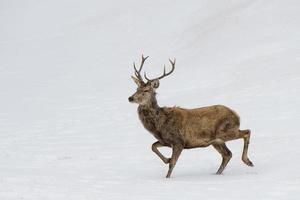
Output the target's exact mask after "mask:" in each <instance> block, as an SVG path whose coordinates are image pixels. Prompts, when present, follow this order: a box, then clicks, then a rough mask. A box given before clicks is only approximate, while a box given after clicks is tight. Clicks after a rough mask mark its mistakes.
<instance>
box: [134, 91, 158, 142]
mask: <svg viewBox="0 0 300 200" xmlns="http://www.w3.org/2000/svg"><path fill="white" fill-rule="evenodd" d="M138 114H139V118H140V120H141V121H142V123H143V125H144V127H145V128H146V129H147V130H148V131H150V132H151V133H152V134H153V135H154V137H156V138H157V139H158V140H160V139H161V133H160V131H159V130H158V123H159V118H160V115H161V108H160V107H159V106H158V104H157V101H156V97H155V95H153V97H152V98H151V100H150V101H149V103H148V104H146V105H140V106H139V107H138Z"/></svg>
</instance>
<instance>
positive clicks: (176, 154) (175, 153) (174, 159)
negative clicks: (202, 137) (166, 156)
mask: <svg viewBox="0 0 300 200" xmlns="http://www.w3.org/2000/svg"><path fill="white" fill-rule="evenodd" d="M182 150H183V147H182V146H181V145H176V146H173V148H172V156H171V160H170V163H169V171H168V174H167V176H166V178H170V176H171V174H172V171H173V169H174V167H175V165H176V162H177V160H178V158H179V156H180V154H181V152H182Z"/></svg>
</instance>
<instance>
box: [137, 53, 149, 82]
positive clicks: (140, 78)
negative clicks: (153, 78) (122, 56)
mask: <svg viewBox="0 0 300 200" xmlns="http://www.w3.org/2000/svg"><path fill="white" fill-rule="evenodd" d="M148 57H149V56H146V57H144V55H143V54H142V62H141V65H140V68H139V70H137V69H136V67H135V62H134V63H133V67H134V71H135V72H134V74H135V76H136V77H137V78H138V79H139V80H140V81H141V82H142V83H144V81H143V78H142V76H141V71H142V68H143V65H144V63H145V61H146V60H147V58H148Z"/></svg>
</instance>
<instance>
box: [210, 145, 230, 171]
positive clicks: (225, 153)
mask: <svg viewBox="0 0 300 200" xmlns="http://www.w3.org/2000/svg"><path fill="white" fill-rule="evenodd" d="M213 147H214V148H215V149H216V150H217V151H218V152H219V153H220V154H221V155H222V163H221V165H220V167H219V169H218V171H217V174H221V173H222V172H223V171H224V169H225V167H226V165H227V164H228V162H229V160H230V159H231V157H232V153H231V151H230V150H229V149H228V148H227V146H226V145H225V143H222V144H213Z"/></svg>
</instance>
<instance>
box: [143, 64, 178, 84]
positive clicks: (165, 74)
mask: <svg viewBox="0 0 300 200" xmlns="http://www.w3.org/2000/svg"><path fill="white" fill-rule="evenodd" d="M169 61H170V63H171V65H172V69H171V71H169V72H168V73H166V65H164V73H163V75H161V76H160V77H158V78H154V79H149V78H148V77H147V76H146V72H145V73H144V77H145V79H146V80H147V81H153V80H155V79H162V78H164V77H166V76H168V75H170V74H171V73H172V72H173V71H174V69H175V62H176V59H174V61H172V60H171V59H169Z"/></svg>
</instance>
